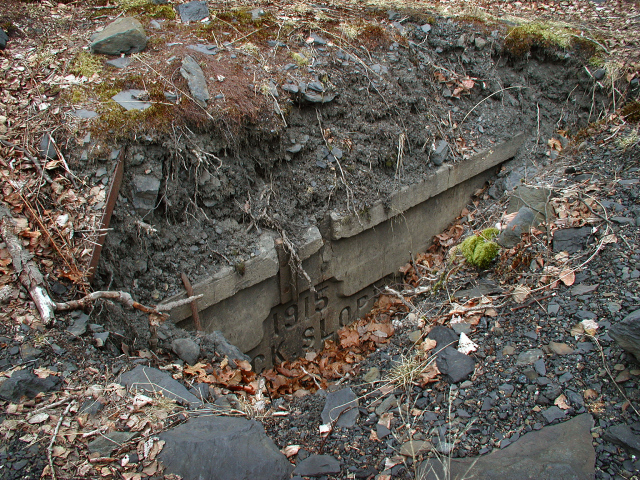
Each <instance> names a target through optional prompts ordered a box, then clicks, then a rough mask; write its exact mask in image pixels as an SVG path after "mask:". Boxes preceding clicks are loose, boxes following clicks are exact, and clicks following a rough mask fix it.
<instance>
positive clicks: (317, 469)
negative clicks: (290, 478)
mask: <svg viewBox="0 0 640 480" xmlns="http://www.w3.org/2000/svg"><path fill="white" fill-rule="evenodd" d="M293 473H294V474H296V475H300V476H302V477H322V476H323V475H332V474H334V475H335V474H338V473H340V462H339V461H338V460H336V459H335V458H334V457H332V456H331V455H311V456H309V457H307V458H305V459H304V460H302V461H301V462H300V463H299V464H298V465H297V466H296V468H295V470H294V471H293Z"/></svg>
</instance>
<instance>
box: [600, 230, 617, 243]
mask: <svg viewBox="0 0 640 480" xmlns="http://www.w3.org/2000/svg"><path fill="white" fill-rule="evenodd" d="M602 243H603V244H605V245H606V244H607V243H618V237H616V235H615V234H614V233H610V234H609V235H605V236H604V237H602Z"/></svg>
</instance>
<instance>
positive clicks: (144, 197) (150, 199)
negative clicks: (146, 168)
mask: <svg viewBox="0 0 640 480" xmlns="http://www.w3.org/2000/svg"><path fill="white" fill-rule="evenodd" d="M131 186H132V190H133V191H132V195H133V199H132V200H133V206H134V207H135V209H136V211H137V212H138V213H139V214H140V215H142V216H144V215H146V214H148V213H149V212H151V211H152V210H154V209H155V208H156V202H157V201H158V192H159V191H160V180H159V179H158V178H156V177H154V176H151V175H134V176H133V178H132V179H131Z"/></svg>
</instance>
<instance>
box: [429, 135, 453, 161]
mask: <svg viewBox="0 0 640 480" xmlns="http://www.w3.org/2000/svg"><path fill="white" fill-rule="evenodd" d="M448 156H449V144H448V143H447V141H446V140H439V141H438V142H437V143H436V144H435V145H434V146H433V148H432V150H431V161H432V162H433V164H434V165H435V166H437V167H439V166H440V165H442V164H443V163H444V162H445V161H446V160H447V157H448Z"/></svg>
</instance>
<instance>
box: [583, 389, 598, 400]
mask: <svg viewBox="0 0 640 480" xmlns="http://www.w3.org/2000/svg"><path fill="white" fill-rule="evenodd" d="M583 397H584V399H585V400H595V399H596V398H598V392H596V391H595V390H594V389H592V388H587V389H586V390H585V391H584V394H583Z"/></svg>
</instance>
